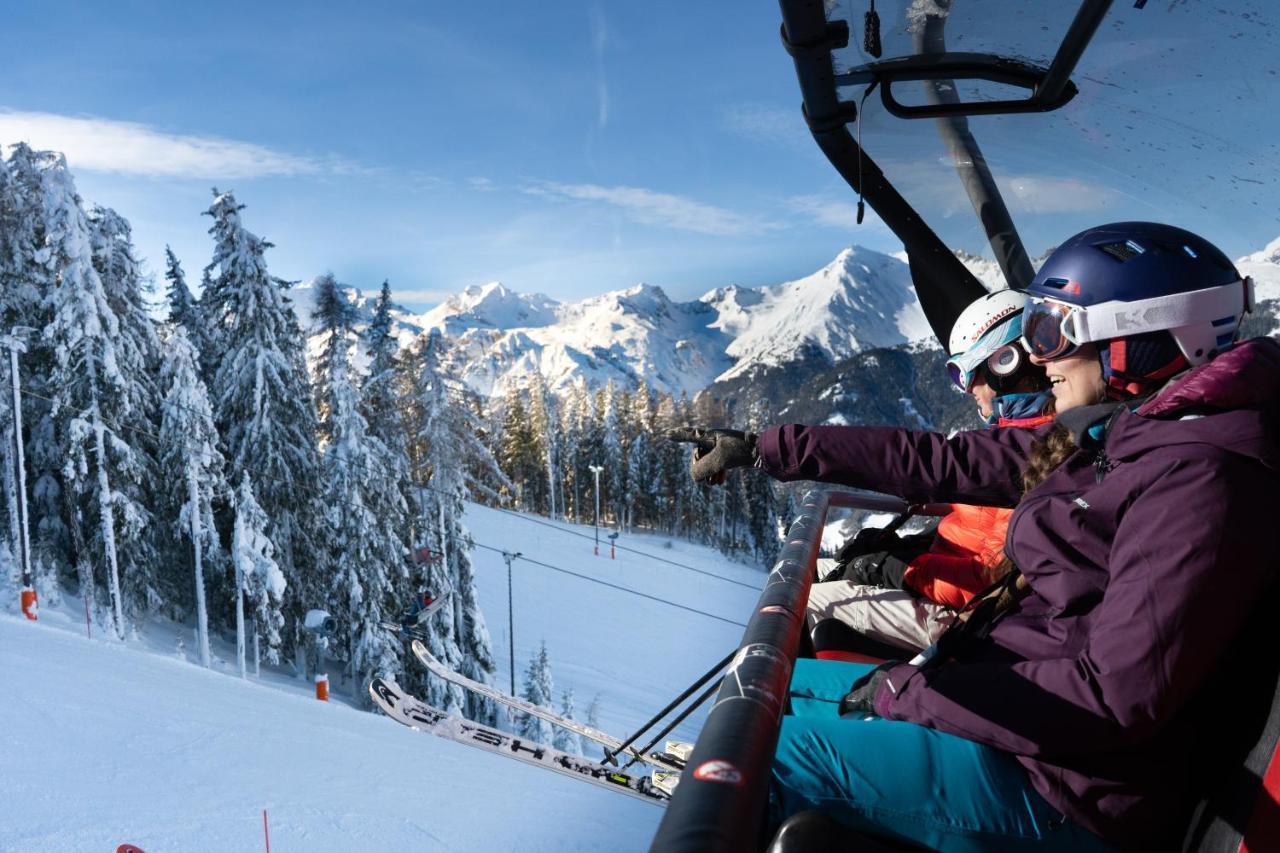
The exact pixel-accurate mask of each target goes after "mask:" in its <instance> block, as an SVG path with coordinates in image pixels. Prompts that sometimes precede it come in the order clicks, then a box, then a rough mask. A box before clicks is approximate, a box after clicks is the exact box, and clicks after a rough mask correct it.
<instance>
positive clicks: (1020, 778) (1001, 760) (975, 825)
mask: <svg viewBox="0 0 1280 853" xmlns="http://www.w3.org/2000/svg"><path fill="white" fill-rule="evenodd" d="M871 668H872V667H871V666H869V665H867V664H856V663H843V662H840V661H823V660H812V659H807V658H801V659H800V660H798V661H796V669H795V674H794V675H793V677H792V679H791V708H792V714H793V716H786V717H783V718H782V732H781V734H780V736H779V739H778V749H777V753H776V754H775V757H774V761H773V782H772V794H771V804H770V805H771V809H772V811H773V817H774V818H775V819H776V820H777V821H781V820H784V819H786V818H787V817H789V816H791V815H793V814H795V813H797V812H801V811H805V810H808V809H818V810H820V811H822V812H824V813H826V814H828V815H830V816H831V817H833V818H836V819H837V820H839V821H841V822H843V823H845V824H848V825H850V826H852V827H854V828H855V829H861V830H865V831H867V832H870V833H872V834H878V835H882V836H886V837H895V838H898V839H903V840H908V841H913V842H915V843H917V844H923V845H925V846H926V847H928V848H930V849H934V850H941V851H964V853H976V852H977V851H993V850H998V851H1005V850H1009V851H1081V853H1093V851H1105V850H1110V849H1112V848H1110V847H1108V846H1107V845H1106V844H1105V843H1104V842H1103V841H1102V840H1101V839H1100V838H1098V837H1097V836H1096V835H1094V834H1093V833H1091V832H1088V831H1087V830H1085V829H1083V828H1081V827H1079V826H1077V825H1076V824H1074V823H1072V822H1071V821H1070V820H1068V819H1067V818H1065V817H1063V816H1062V815H1061V814H1060V813H1059V812H1058V811H1057V810H1056V809H1054V808H1053V807H1052V806H1050V805H1049V804H1048V803H1046V802H1045V801H1044V800H1043V799H1042V798H1041V797H1040V795H1039V794H1038V793H1036V791H1035V789H1034V788H1032V787H1031V782H1030V780H1029V779H1028V778H1027V774H1026V771H1025V770H1023V769H1022V766H1021V765H1020V764H1018V762H1017V761H1016V760H1015V759H1014V758H1013V756H1011V755H1009V754H1008V753H1005V752H1001V751H1000V750H998V749H995V748H993V747H989V746H984V745H982V744H979V743H974V742H973V741H968V740H965V739H964V738H961V737H956V736H955V735H949V734H945V733H943V732H939V731H935V730H934V729H929V728H925V727H924V726H918V725H916V724H914V723H904V722H900V721H894V720H885V719H881V718H879V717H875V718H872V719H870V720H858V719H842V718H841V717H840V716H839V711H838V708H839V704H840V700H841V698H843V697H844V696H845V694H847V693H848V692H849V687H850V685H852V684H853V682H854V681H856V680H857V679H858V678H859V677H860V676H862V675H863V674H864V673H866V672H867V671H869V670H870V669H871Z"/></svg>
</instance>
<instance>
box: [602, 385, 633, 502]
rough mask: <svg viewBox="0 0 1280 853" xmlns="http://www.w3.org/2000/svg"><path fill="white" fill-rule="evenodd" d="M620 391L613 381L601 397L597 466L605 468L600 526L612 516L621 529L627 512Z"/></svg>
mask: <svg viewBox="0 0 1280 853" xmlns="http://www.w3.org/2000/svg"><path fill="white" fill-rule="evenodd" d="M621 396H622V395H621V394H619V393H618V388H617V386H616V385H614V383H613V380H612V379H610V380H609V381H608V383H606V384H605V386H604V392H603V394H602V395H601V396H600V398H599V399H600V401H601V404H600V413H601V414H600V457H599V460H598V461H597V462H596V463H595V464H597V465H603V466H604V471H602V472H601V473H600V513H601V518H600V523H601V524H602V525H603V524H604V523H605V518H607V517H609V516H612V517H613V523H614V525H617V526H621V525H622V522H623V521H624V519H623V515H624V513H625V511H626V471H627V460H626V456H625V452H626V450H625V444H624V441H625V436H624V435H623V420H622V413H621V411H619V409H620V403H621V400H620V397H621Z"/></svg>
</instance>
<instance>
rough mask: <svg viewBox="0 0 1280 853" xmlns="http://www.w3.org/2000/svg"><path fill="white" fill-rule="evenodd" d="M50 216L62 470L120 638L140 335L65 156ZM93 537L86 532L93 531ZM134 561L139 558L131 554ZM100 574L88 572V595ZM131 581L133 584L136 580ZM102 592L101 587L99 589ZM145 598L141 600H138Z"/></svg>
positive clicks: (49, 195)
mask: <svg viewBox="0 0 1280 853" xmlns="http://www.w3.org/2000/svg"><path fill="white" fill-rule="evenodd" d="M42 180H43V183H44V210H43V215H44V222H45V228H46V248H47V249H48V250H49V255H48V257H49V263H50V264H52V265H53V268H54V269H56V270H57V272H58V284H57V286H56V287H54V288H53V289H52V290H51V291H50V293H49V299H50V301H51V305H52V307H53V312H54V316H53V319H52V321H51V323H50V324H49V325H48V326H47V327H45V329H44V339H45V341H46V342H47V343H48V344H49V345H50V346H51V347H52V348H53V351H54V353H55V363H54V367H53V372H52V374H51V376H50V382H49V387H50V389H51V391H52V395H51V396H52V398H53V401H54V402H53V404H52V409H51V416H52V419H53V421H54V425H55V430H56V434H58V435H60V436H63V437H65V444H64V446H63V450H64V454H65V455H64V458H63V464H62V468H61V476H62V482H63V486H64V488H67V489H70V495H69V496H68V499H69V502H70V503H69V505H70V506H71V507H72V513H71V519H70V522H71V524H73V525H83V528H82V529H81V531H80V533H78V534H77V535H76V538H77V539H78V540H80V541H83V542H84V547H85V548H86V549H88V551H89V552H90V553H89V554H88V555H87V559H86V555H85V554H83V553H82V554H78V555H77V558H76V563H77V565H80V566H93V567H96V568H97V570H98V572H100V575H101V586H102V587H103V588H105V589H106V591H107V595H108V599H109V604H110V614H111V615H110V624H111V626H112V630H113V632H114V633H115V634H116V636H119V637H123V636H124V632H125V628H126V623H125V613H126V611H127V610H128V611H134V610H136V609H139V608H135V607H134V606H133V605H134V604H135V602H132V601H131V602H126V601H125V598H124V595H125V593H124V589H125V588H124V586H123V584H122V581H129V580H131V579H130V578H122V577H121V559H120V554H119V550H118V548H117V541H118V531H119V530H120V529H121V526H122V525H123V528H124V529H126V530H130V531H135V532H136V531H140V530H141V528H142V526H143V525H144V524H145V523H146V518H147V511H146V509H145V508H144V507H142V506H139V505H137V504H136V503H135V501H134V499H133V487H136V486H137V485H138V484H139V482H140V480H141V478H142V477H143V476H144V473H145V471H146V464H145V462H144V461H143V460H142V459H140V458H139V454H138V452H137V451H136V450H135V449H134V447H133V446H132V444H131V443H130V437H129V436H127V435H123V434H121V432H120V431H119V428H118V426H119V424H120V423H121V422H122V421H126V420H128V419H130V418H132V417H134V416H135V412H133V411H132V408H131V404H132V403H133V401H135V400H139V399H140V398H141V396H142V395H141V394H140V393H139V391H138V389H136V388H135V387H132V386H131V385H130V382H131V380H133V379H134V378H135V377H133V376H130V375H128V374H126V372H124V371H125V370H130V371H131V368H132V366H133V365H137V364H141V363H142V361H143V355H142V353H140V352H138V351H137V349H136V347H137V340H136V338H135V337H134V336H133V335H130V334H128V333H126V332H125V331H124V330H123V329H122V326H121V322H120V319H119V318H118V317H117V316H116V314H115V312H114V311H112V309H111V305H110V303H109V301H108V297H107V293H106V291H105V289H104V288H103V283H102V279H101V278H100V276H99V274H98V271H97V269H96V268H95V265H94V255H93V240H92V235H91V233H90V229H89V223H88V220H87V219H86V217H85V214H84V210H83V209H82V208H81V205H80V198H79V196H78V195H77V194H76V191H75V184H74V182H73V181H72V178H71V174H70V172H69V171H68V170H67V168H66V162H65V160H63V159H62V158H61V157H59V158H57V160H56V161H55V162H54V163H52V164H51V165H50V166H49V167H48V168H47V169H46V170H45V171H44V172H43V174H42ZM86 537H87V538H86ZM126 559H127V560H128V565H131V566H136V565H138V563H137V562H135V561H134V559H133V558H132V557H131V556H127V557H126ZM90 585H94V581H93V580H91V579H90V578H88V577H81V588H82V590H83V591H84V592H85V593H86V594H87V593H88V587H89V586H90ZM129 588H130V589H133V588H134V587H133V586H132V585H130V587H129ZM95 597H96V596H95ZM140 604H142V603H140Z"/></svg>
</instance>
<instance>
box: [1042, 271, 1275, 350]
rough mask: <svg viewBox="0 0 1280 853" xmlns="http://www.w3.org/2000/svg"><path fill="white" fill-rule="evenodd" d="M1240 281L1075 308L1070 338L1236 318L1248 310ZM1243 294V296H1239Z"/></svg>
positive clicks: (1087, 338) (1078, 339) (1081, 341)
mask: <svg viewBox="0 0 1280 853" xmlns="http://www.w3.org/2000/svg"><path fill="white" fill-rule="evenodd" d="M1240 287H1241V282H1240V281H1239V280H1237V281H1233V282H1231V283H1230V284H1224V285H1219V286H1217V287H1207V288H1205V289H1204V290H1193V291H1190V292H1188V293H1174V294H1170V295H1168V296H1156V297H1152V298H1151V299H1136V300H1134V301H1132V302H1121V301H1119V300H1112V301H1110V302H1100V303H1098V304H1097V305H1089V306H1085V307H1076V308H1075V310H1074V311H1072V312H1071V313H1070V314H1069V315H1068V316H1069V318H1070V320H1071V325H1070V330H1071V332H1072V334H1071V335H1070V336H1069V339H1070V340H1071V341H1072V343H1075V344H1084V343H1089V342H1090V341H1105V340H1110V339H1112V338H1122V337H1126V336H1128V335H1137V334H1141V333H1143V332H1156V331H1160V330H1163V329H1177V328H1180V327H1182V326H1190V325H1194V324H1196V323H1202V322H1204V321H1205V320H1204V318H1205V317H1210V318H1212V319H1219V318H1227V317H1238V316H1239V315H1240V314H1241V313H1242V312H1243V311H1245V310H1247V305H1248V299H1249V290H1250V289H1251V288H1249V287H1248V285H1246V286H1245V291H1244V293H1243V294H1242V293H1241V290H1240ZM1242 297H1243V298H1242Z"/></svg>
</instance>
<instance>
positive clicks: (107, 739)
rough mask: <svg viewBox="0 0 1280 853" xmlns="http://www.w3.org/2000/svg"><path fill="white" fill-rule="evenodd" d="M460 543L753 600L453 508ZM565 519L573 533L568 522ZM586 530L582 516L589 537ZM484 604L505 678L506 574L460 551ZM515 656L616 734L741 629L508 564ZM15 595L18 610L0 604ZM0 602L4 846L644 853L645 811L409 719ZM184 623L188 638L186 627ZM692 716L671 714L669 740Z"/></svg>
mask: <svg viewBox="0 0 1280 853" xmlns="http://www.w3.org/2000/svg"><path fill="white" fill-rule="evenodd" d="M467 523H468V525H469V527H470V528H471V531H472V534H473V536H474V537H475V539H476V541H477V542H480V543H484V544H490V545H494V546H496V547H504V546H505V547H509V548H511V547H514V548H516V549H518V550H521V551H523V552H524V553H525V554H526V555H528V556H530V557H533V558H534V559H538V560H541V561H544V562H547V563H553V564H555V565H557V566H561V567H563V568H566V569H570V570H573V571H578V572H582V573H584V574H588V575H591V576H593V577H598V578H600V579H602V580H607V581H609V582H612V583H616V584H619V585H624V586H629V587H631V588H634V589H637V590H640V591H643V592H646V593H649V594H651V595H656V596H661V597H663V598H669V599H672V600H674V601H679V602H681V603H684V604H687V605H688V606H691V607H696V608H699V609H702V610H706V611H708V612H712V613H718V614H722V615H724V616H726V617H727V618H731V619H734V620H735V621H743V620H745V618H746V616H747V615H748V614H749V613H750V609H751V605H752V603H753V602H754V601H755V599H756V593H755V592H754V591H753V590H752V589H749V588H746V587H743V586H737V585H733V584H729V583H724V582H722V581H718V580H715V579H712V578H709V577H705V576H702V575H698V574H695V573H693V572H689V571H687V570H685V569H682V568H680V567H677V566H672V565H668V564H662V563H659V562H656V561H652V560H648V559H646V558H644V557H641V556H638V555H635V554H628V553H625V552H619V554H618V559H617V560H616V561H610V560H609V559H608V556H607V553H608V552H607V550H605V551H604V555H603V556H602V557H599V558H596V557H593V556H592V554H591V542H589V541H587V540H585V539H578V538H575V537H571V536H566V535H564V534H563V533H559V532H557V531H556V530H554V529H551V528H548V527H543V526H539V525H535V524H531V523H529V522H527V521H525V520H523V519H520V518H515V517H512V516H509V515H505V514H502V513H499V512H496V511H494V510H489V509H484V508H480V507H471V508H470V511H469V514H468V518H467ZM576 529H577V530H579V531H581V530H582V528H576ZM586 530H587V531H588V532H589V531H590V528H586ZM620 541H621V542H622V543H624V544H626V545H628V546H629V547H634V548H639V549H643V550H647V551H651V552H652V553H654V554H659V555H661V556H663V557H666V558H668V559H671V560H676V561H679V562H684V563H688V564H689V565H692V566H697V567H698V568H700V569H704V570H707V571H714V572H716V573H718V574H721V575H724V576H726V577H732V578H734V579H736V580H739V581H743V582H747V583H751V584H753V585H755V586H759V585H760V584H761V583H762V582H763V580H764V573H763V571H762V570H760V569H758V568H754V567H746V566H742V565H738V564H734V563H732V562H729V561H727V560H725V559H724V558H723V557H721V556H719V555H717V554H715V553H714V552H712V551H711V550H709V549H705V548H700V547H696V546H691V545H688V544H686V543H681V542H678V541H676V542H673V543H672V547H671V548H670V549H667V548H665V547H664V544H665V543H666V542H668V541H670V540H669V539H668V538H666V537H657V536H624V537H623V538H622V539H621V540H620ZM475 562H476V574H477V579H478V582H479V584H480V592H481V600H482V605H483V606H484V608H485V612H486V615H487V617H488V620H489V626H490V631H491V633H492V635H493V646H494V651H495V653H496V655H497V657H498V659H499V661H500V666H501V673H500V678H499V684H505V683H506V672H507V669H506V667H507V654H506V650H507V642H506V640H507V634H506V594H507V589H506V585H507V579H506V566H505V564H504V563H503V561H502V558H501V556H500V555H498V554H495V553H492V552H487V551H485V550H483V549H477V550H476V552H475ZM515 568H516V575H515V595H516V646H517V648H516V655H517V659H516V666H517V669H519V670H523V668H524V667H525V665H526V664H527V661H528V656H529V654H530V652H531V651H532V650H533V649H535V648H536V647H537V645H538V643H539V642H540V641H541V640H542V639H544V638H545V640H546V642H547V646H548V649H549V650H550V654H551V661H552V667H553V674H554V677H555V681H556V685H557V687H556V692H557V701H558V696H559V692H560V690H561V689H562V688H563V687H565V686H572V687H573V688H574V690H575V693H576V695H577V700H578V712H579V715H583V714H584V713H585V709H586V705H587V704H588V703H589V702H590V699H591V697H592V696H593V695H594V694H595V693H596V692H599V693H600V694H601V718H600V725H601V727H602V728H604V729H607V730H610V731H614V732H618V733H622V734H625V733H626V732H627V731H628V729H629V727H631V726H633V725H636V724H638V723H639V722H642V721H643V720H644V719H645V718H646V717H647V716H648V715H649V714H650V713H651V712H652V711H653V710H656V709H657V708H658V707H660V706H661V705H663V704H665V703H666V701H667V700H669V699H670V698H671V697H672V696H673V695H674V694H675V693H676V692H678V691H679V690H680V689H681V688H683V687H684V686H685V685H687V684H688V682H690V681H692V680H693V679H694V678H695V677H696V676H697V675H700V674H701V673H702V671H703V670H704V669H705V668H706V667H708V666H709V665H710V664H711V663H714V662H715V661H716V660H718V659H719V658H720V657H721V656H722V655H723V654H724V653H725V652H726V651H727V650H728V649H729V648H731V647H732V646H733V645H735V644H736V643H737V641H738V640H739V639H740V636H741V629H740V628H739V627H737V626H734V625H730V624H727V623H724V622H718V621H715V620H713V619H709V618H707V617H705V616H699V615H697V614H694V613H688V612H685V611H681V610H677V609H674V608H670V607H667V606H665V605H662V604H659V603H657V602H653V601H647V600H644V599H640V598H637V597H635V596H631V595H627V594H625V593H621V592H618V591H615V590H611V589H608V588H605V587H602V586H598V585H596V584H593V583H590V582H587V581H584V580H580V579H578V578H573V577H569V576H565V575H560V574H557V573H554V572H552V571H550V570H548V569H543V568H540V567H537V566H532V565H528V564H525V565H522V564H521V562H520V561H517V563H516V565H515ZM9 598H13V599H15V600H14V601H10V600H8V599H9ZM0 604H2V607H3V614H2V615H0V691H2V695H3V697H4V699H3V701H0V754H2V755H3V756H4V759H3V761H0V803H3V804H4V815H5V818H4V821H3V830H2V831H0V850H3V851H10V850H12V851H23V853H26V851H31V850H57V851H81V850H83V851H102V850H114V849H115V846H116V845H118V844H120V843H122V842H126V841H127V842H130V843H133V844H137V845H139V846H140V847H142V848H143V849H144V850H146V851H148V853H164V851H188V850H189V851H211V850H218V851H240V850H244V851H257V850H263V849H264V845H263V835H262V810H263V809H264V808H265V809H267V810H268V815H269V820H270V831H271V849H272V851H275V853H283V851H304V850H305V851H358V850H377V849H402V850H407V849H412V850H469V851H487V850H494V851H507V850H521V851H525V850H548V851H549V850H599V849H606V848H607V849H610V850H643V849H646V847H647V845H648V842H649V839H650V838H651V837H652V835H653V832H654V830H655V829H656V827H657V823H658V821H659V820H660V819H661V814H662V812H661V810H660V809H658V808H655V807H654V806H651V805H648V804H646V803H642V802H637V801H633V800H630V799H628V798H626V797H622V796H619V795H617V794H614V793H611V792H609V791H600V790H595V789H593V788H591V787H590V786H587V785H583V784H581V783H579V782H576V781H574V780H572V779H567V778H561V777H558V776H556V775H554V774H551V773H547V772H546V771H543V770H539V769H537V768H532V767H526V766H523V765H521V764H519V763H517V762H514V761H510V760H507V759H504V758H500V757H496V756H490V755H487V754H485V753H483V752H480V751H477V750H474V749H470V748H467V747H465V746H461V745H457V744H453V743H450V742H448V741H445V740H441V739H439V738H435V737H432V736H430V735H425V734H421V733H418V732H414V731H411V730H409V729H405V728H403V727H401V726H399V725H397V724H395V723H393V722H391V721H390V720H388V719H386V718H385V717H382V716H378V715H375V714H371V713H367V712H364V711H360V710H356V709H355V708H353V707H350V706H349V705H348V704H347V703H348V702H349V701H350V700H349V696H348V695H347V693H346V692H345V691H346V690H347V689H348V688H347V687H346V685H342V684H339V683H338V681H337V679H336V677H335V679H334V695H333V700H334V701H331V702H329V703H327V704H324V703H320V702H316V701H315V700H314V699H313V698H311V692H310V691H311V688H310V685H309V684H306V683H303V682H300V681H297V680H295V679H292V678H288V677H286V676H285V674H284V673H281V672H268V671H266V670H265V669H264V672H263V678H262V679H261V680H254V679H252V678H250V679H249V680H248V681H242V680H240V679H239V678H238V677H235V676H234V675H233V674H232V673H233V665H232V659H233V654H232V652H233V649H232V647H230V646H228V645H227V643H226V642H225V638H219V639H218V641H217V642H216V643H215V644H214V653H215V656H216V657H217V658H218V661H217V662H216V663H215V670H214V671H207V670H204V669H201V668H200V667H199V666H196V665H194V664H193V663H191V662H190V661H189V660H188V659H184V657H185V658H190V657H191V655H192V648H193V643H192V642H191V641H190V639H187V640H186V641H185V652H184V653H183V654H182V656H180V653H179V652H178V650H177V645H178V638H179V636H182V635H188V632H187V629H185V628H179V627H177V626H173V625H168V624H164V623H157V624H152V625H148V626H143V627H142V629H141V631H140V633H139V636H138V637H135V638H132V639H131V640H130V641H129V642H127V643H124V644H120V643H116V642H113V641H108V640H105V639H102V635H101V631H100V629H98V627H97V626H95V627H94V638H93V639H86V638H85V636H84V621H83V610H80V611H78V612H77V610H76V608H77V606H80V604H79V602H77V601H75V600H68V601H66V602H64V605H63V607H62V608H60V609H50V608H46V610H45V611H44V612H42V615H41V621H40V622H39V623H36V624H33V623H30V622H27V621H25V620H23V619H22V618H21V617H20V616H19V615H17V606H16V595H7V591H6V600H5V601H3V602H2V603H0ZM188 636H189V635H188ZM702 716H703V715H702V714H699V715H698V716H697V722H696V723H693V724H686V725H685V726H682V728H681V731H682V732H683V733H684V734H685V735H686V736H692V735H693V734H695V733H696V731H697V727H698V725H700V723H701V719H702Z"/></svg>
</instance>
